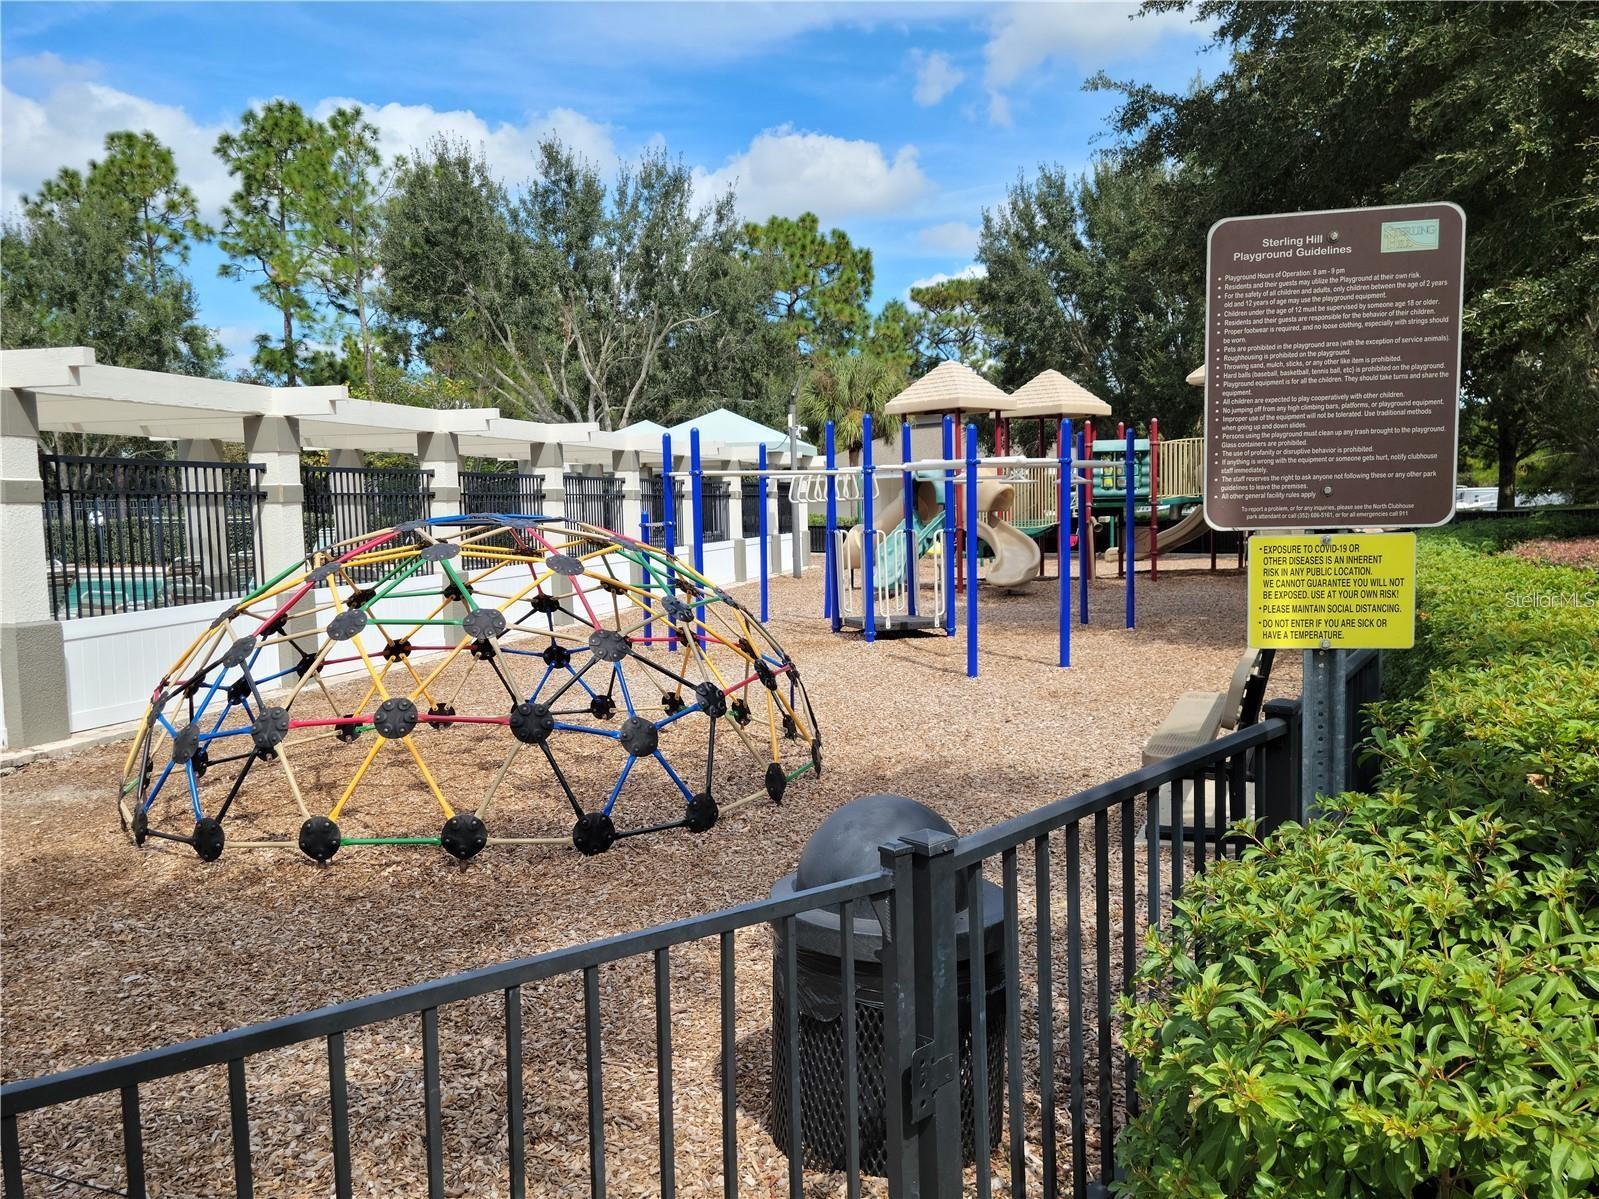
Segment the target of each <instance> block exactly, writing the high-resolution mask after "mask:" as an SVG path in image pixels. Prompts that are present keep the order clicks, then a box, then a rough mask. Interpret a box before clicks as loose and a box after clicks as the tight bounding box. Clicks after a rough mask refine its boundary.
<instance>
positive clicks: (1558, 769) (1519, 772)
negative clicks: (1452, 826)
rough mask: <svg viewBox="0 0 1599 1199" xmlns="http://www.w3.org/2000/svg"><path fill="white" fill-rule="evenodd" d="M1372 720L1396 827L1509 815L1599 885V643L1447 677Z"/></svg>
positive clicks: (1533, 842)
mask: <svg viewBox="0 0 1599 1199" xmlns="http://www.w3.org/2000/svg"><path fill="white" fill-rule="evenodd" d="M1595 619H1596V620H1599V613H1596V614H1595ZM1372 719H1373V724H1374V725H1375V728H1374V730H1373V733H1372V752H1373V753H1374V754H1375V755H1376V756H1377V757H1378V758H1379V759H1380V761H1381V763H1382V776H1381V777H1382V782H1383V786H1384V787H1386V788H1390V789H1392V790H1393V791H1395V792H1397V793H1400V794H1402V795H1403V796H1404V802H1403V803H1401V804H1396V805H1394V806H1393V808H1392V810H1391V811H1390V813H1389V820H1390V821H1391V822H1392V821H1404V820H1410V819H1414V818H1417V816H1418V815H1420V814H1425V813H1431V812H1448V811H1461V812H1481V813H1485V814H1491V815H1495V816H1500V817H1503V818H1504V819H1506V820H1507V821H1510V822H1511V823H1512V824H1514V825H1515V826H1516V827H1517V828H1518V830H1519V835H1520V840H1521V842H1522V843H1523V844H1524V845H1525V846H1526V847H1527V849H1528V852H1530V853H1534V854H1538V853H1560V852H1563V851H1569V852H1571V853H1573V854H1575V855H1576V856H1577V859H1578V860H1579V861H1581V860H1584V859H1586V869H1587V872H1588V876H1589V879H1590V882H1599V856H1595V855H1596V854H1599V645H1594V647H1593V648H1592V649H1591V650H1589V651H1588V652H1582V651H1580V650H1574V649H1556V650H1553V651H1551V652H1546V653H1521V654H1516V655H1513V656H1510V657H1502V658H1500V659H1498V660H1497V661H1495V662H1493V663H1492V664H1489V665H1486V666H1484V667H1482V668H1480V669H1452V670H1442V671H1437V672H1435V673H1434V674H1433V675H1432V677H1431V682H1430V684H1429V685H1428V686H1427V687H1426V688H1425V689H1424V690H1423V691H1422V692H1421V693H1420V694H1419V695H1417V696H1414V697H1412V698H1410V699H1405V700H1398V701H1393V702H1390V703H1382V704H1376V705H1373V707H1372ZM1596 892H1599V887H1596Z"/></svg>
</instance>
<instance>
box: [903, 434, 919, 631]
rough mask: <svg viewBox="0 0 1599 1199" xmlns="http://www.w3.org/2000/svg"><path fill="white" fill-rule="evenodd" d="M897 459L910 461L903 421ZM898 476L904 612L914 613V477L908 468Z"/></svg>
mask: <svg viewBox="0 0 1599 1199" xmlns="http://www.w3.org/2000/svg"><path fill="white" fill-rule="evenodd" d="M899 460H900V461H901V462H911V461H913V459H912V458H911V423H910V421H905V422H904V423H903V424H901V425H900V427H899ZM900 478H901V481H902V482H903V484H904V487H905V501H904V503H903V505H902V511H903V512H904V513H905V614H906V615H907V616H915V615H916V600H917V598H918V597H917V594H916V590H917V588H916V478H915V476H914V475H912V474H911V472H910V471H908V470H902V471H900Z"/></svg>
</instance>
